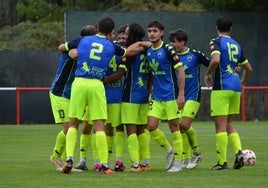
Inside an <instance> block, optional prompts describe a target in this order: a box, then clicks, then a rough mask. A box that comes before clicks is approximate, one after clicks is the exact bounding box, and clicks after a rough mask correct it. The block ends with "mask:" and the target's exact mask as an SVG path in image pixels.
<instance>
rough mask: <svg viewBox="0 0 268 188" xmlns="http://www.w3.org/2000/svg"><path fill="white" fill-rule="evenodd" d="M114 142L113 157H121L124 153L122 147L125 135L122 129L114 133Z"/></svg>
mask: <svg viewBox="0 0 268 188" xmlns="http://www.w3.org/2000/svg"><path fill="white" fill-rule="evenodd" d="M114 143H115V157H116V158H117V159H122V157H123V153H124V147H125V143H126V135H125V132H123V131H118V132H116V133H115V138H114Z"/></svg>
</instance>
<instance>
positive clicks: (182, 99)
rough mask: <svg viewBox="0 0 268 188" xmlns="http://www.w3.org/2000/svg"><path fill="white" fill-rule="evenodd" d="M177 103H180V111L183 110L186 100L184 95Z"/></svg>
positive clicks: (179, 97)
mask: <svg viewBox="0 0 268 188" xmlns="http://www.w3.org/2000/svg"><path fill="white" fill-rule="evenodd" d="M177 103H178V108H179V110H180V109H182V108H183V106H184V104H185V98H184V95H179V96H178V98H177Z"/></svg>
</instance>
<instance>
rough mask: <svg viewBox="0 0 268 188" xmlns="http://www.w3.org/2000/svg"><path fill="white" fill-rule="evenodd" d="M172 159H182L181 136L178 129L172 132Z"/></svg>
mask: <svg viewBox="0 0 268 188" xmlns="http://www.w3.org/2000/svg"><path fill="white" fill-rule="evenodd" d="M172 140H173V150H174V160H176V161H180V160H182V137H181V133H180V131H175V132H173V133H172Z"/></svg>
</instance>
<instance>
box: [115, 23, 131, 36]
mask: <svg viewBox="0 0 268 188" xmlns="http://www.w3.org/2000/svg"><path fill="white" fill-rule="evenodd" d="M127 27H128V24H124V25H121V26H120V27H119V29H118V31H117V34H120V33H125V32H126V28H127Z"/></svg>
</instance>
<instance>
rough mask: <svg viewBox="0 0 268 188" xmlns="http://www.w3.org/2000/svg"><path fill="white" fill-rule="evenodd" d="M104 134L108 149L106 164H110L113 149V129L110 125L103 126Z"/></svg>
mask: <svg viewBox="0 0 268 188" xmlns="http://www.w3.org/2000/svg"><path fill="white" fill-rule="evenodd" d="M105 134H106V139H107V148H108V163H109V164H110V163H111V161H112V159H113V149H114V128H113V127H112V124H111V123H108V124H106V125H105Z"/></svg>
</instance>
